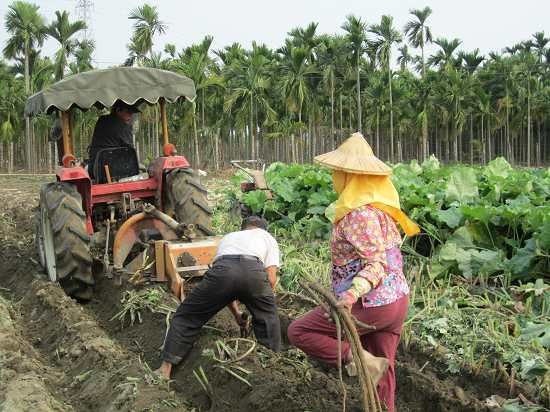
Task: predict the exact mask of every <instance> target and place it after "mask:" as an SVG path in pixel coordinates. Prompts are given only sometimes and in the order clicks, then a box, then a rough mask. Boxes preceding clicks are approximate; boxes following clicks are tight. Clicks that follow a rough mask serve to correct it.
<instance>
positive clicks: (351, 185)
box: [332, 170, 420, 236]
mask: <svg viewBox="0 0 550 412" xmlns="http://www.w3.org/2000/svg"><path fill="white" fill-rule="evenodd" d="M332 181H333V184H334V190H335V191H336V192H337V193H338V194H339V197H338V200H337V201H336V203H335V210H334V212H335V214H334V220H333V223H336V222H338V221H339V220H340V219H342V218H343V217H344V216H346V215H347V214H348V213H349V212H351V211H352V210H354V209H357V208H358V207H360V206H363V205H367V204H370V205H372V206H374V207H376V208H377V209H380V210H382V211H383V212H386V213H387V214H388V215H390V216H391V217H392V218H393V219H394V220H395V221H396V222H397V223H399V225H401V228H402V229H403V231H404V232H405V234H407V235H408V236H414V235H416V234H418V233H420V228H419V227H418V225H417V224H416V223H414V222H413V221H412V220H411V219H409V218H408V216H407V215H406V214H405V213H403V211H402V210H401V206H400V204H399V195H398V193H397V190H395V186H394V185H393V183H392V182H391V180H390V176H375V175H368V174H355V173H346V172H343V171H341V170H333V171H332Z"/></svg>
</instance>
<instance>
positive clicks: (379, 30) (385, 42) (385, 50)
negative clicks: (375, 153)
mask: <svg viewBox="0 0 550 412" xmlns="http://www.w3.org/2000/svg"><path fill="white" fill-rule="evenodd" d="M369 31H370V32H371V33H374V34H375V35H376V36H377V38H376V39H375V40H374V41H373V42H372V45H373V47H374V49H375V50H376V51H377V56H378V59H379V61H380V62H381V63H382V64H383V65H385V66H386V68H387V70H388V85H389V98H390V99H389V100H390V150H391V160H392V161H393V159H394V156H395V151H394V145H393V143H394V140H393V97H392V71H391V48H392V46H393V45H394V43H400V42H401V41H402V37H401V33H399V31H397V30H395V28H394V27H393V17H391V16H388V15H384V16H382V20H381V21H380V24H376V25H373V26H371V28H370V30H369Z"/></svg>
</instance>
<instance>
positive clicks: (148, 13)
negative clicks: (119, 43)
mask: <svg viewBox="0 0 550 412" xmlns="http://www.w3.org/2000/svg"><path fill="white" fill-rule="evenodd" d="M128 19H130V20H135V23H134V33H133V35H132V38H131V40H130V45H128V50H129V51H130V56H132V55H134V56H138V57H139V56H147V54H148V55H149V57H151V54H152V52H153V38H154V37H155V35H156V34H164V33H165V32H166V28H167V25H166V24H165V23H164V22H162V21H161V20H160V19H159V14H158V11H157V8H156V7H155V6H150V5H148V4H144V5H143V6H141V7H138V8H135V9H133V10H132V11H131V12H130V15H129V16H128Z"/></svg>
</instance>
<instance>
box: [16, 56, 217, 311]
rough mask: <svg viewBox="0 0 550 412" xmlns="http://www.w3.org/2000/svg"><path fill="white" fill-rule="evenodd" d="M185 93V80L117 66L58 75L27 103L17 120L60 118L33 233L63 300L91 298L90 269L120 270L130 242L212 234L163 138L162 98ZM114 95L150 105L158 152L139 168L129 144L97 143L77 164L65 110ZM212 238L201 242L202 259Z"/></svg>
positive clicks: (194, 181)
mask: <svg viewBox="0 0 550 412" xmlns="http://www.w3.org/2000/svg"><path fill="white" fill-rule="evenodd" d="M194 98H195V86H194V83H193V81H192V80H190V79H188V78H186V77H184V76H181V75H178V74H176V73H173V72H168V71H164V70H159V69H151V68H130V67H118V68H113V69H106V70H94V71H90V72H85V73H81V74H77V75H74V76H70V77H67V78H66V79H63V80H61V81H59V82H57V83H55V84H53V85H51V86H50V87H48V88H47V89H45V90H43V91H41V92H39V93H37V94H35V95H33V96H31V97H29V99H28V100H27V104H26V107H25V114H26V115H27V116H32V115H37V114H40V113H48V114H51V113H57V114H58V117H59V119H60V122H61V131H62V143H63V144H62V149H61V145H59V147H60V149H61V150H60V152H61V151H62V166H60V167H58V168H57V170H56V176H57V181H56V182H53V183H48V184H45V185H43V186H42V188H41V191H40V206H39V214H38V219H37V229H36V231H37V233H36V239H37V246H38V251H39V257H40V263H41V265H42V266H43V268H44V269H45V271H46V272H47V274H48V276H49V278H50V280H51V281H54V282H55V281H58V282H59V283H60V284H61V286H62V287H63V289H64V290H65V292H66V293H67V294H68V295H69V296H72V297H74V298H76V299H78V300H81V301H86V300H89V299H91V298H92V294H93V286H94V283H95V279H94V273H93V272H101V271H103V270H107V272H109V270H111V271H112V270H113V269H114V270H115V271H117V270H118V271H120V270H122V269H123V268H124V265H126V264H127V262H128V261H129V260H130V259H131V258H132V257H134V256H136V254H137V253H138V252H136V251H135V249H136V247H138V248H139V245H141V246H142V249H143V248H146V247H147V245H149V246H150V245H151V244H152V241H151V239H153V240H154V239H156V240H158V239H161V240H166V239H168V240H175V239H187V240H188V241H191V240H192V239H196V238H198V239H203V240H204V238H205V237H208V236H210V235H212V234H213V233H212V230H211V215H212V212H211V210H210V208H209V207H208V204H207V197H206V194H207V193H206V189H205V188H204V187H203V186H202V185H201V184H200V182H199V180H198V178H197V177H196V175H195V173H194V172H193V170H192V169H191V168H190V165H189V162H188V161H187V159H186V158H185V157H184V156H177V155H176V150H175V146H174V145H173V144H171V143H170V142H169V139H168V126H167V119H166V107H165V104H166V102H170V103H174V102H176V101H177V100H179V99H188V100H192V99H194ZM117 101H121V102H123V103H125V104H127V105H136V106H137V105H145V104H148V105H155V104H158V105H159V106H160V118H161V123H162V139H163V148H162V149H163V156H161V157H159V158H157V159H155V160H153V161H152V162H151V163H150V164H149V166H148V168H147V171H146V172H144V171H143V169H141V170H140V165H139V163H138V158H137V154H136V151H135V150H134V148H133V147H129V146H126V147H111V148H107V149H103V150H101V151H100V152H98V154H97V156H96V158H95V161H94V164H93V165H92V164H90V165H87V167H84V166H83V164H84V163H83V162H81V161H79V160H78V159H76V158H75V156H74V151H73V147H74V146H73V138H72V137H73V136H72V111H73V110H74V109H80V110H88V109H91V108H92V107H95V108H97V109H107V108H110V107H112V106H113V105H114V104H115V102H117ZM60 156H61V153H60ZM91 168H93V173H89V171H92V169H91ZM90 176H93V178H91V177H90ZM152 205H154V206H152ZM174 219H175V220H174ZM190 233H192V235H191V234H190ZM207 239H208V238H207ZM214 243H215V242H210V243H208V242H206V243H205V245H206V249H204V248H203V249H204V250H202V252H201V253H203V255H204V253H205V251H206V252H207V255H208V256H206V255H204V256H206V257H204V256H203V260H204V261H207V260H208V259H209V258H211V255H212V253H213V251H214V250H215V245H214ZM184 246H185V245H184ZM97 249H99V250H101V249H103V250H102V251H103V254H102V259H97V258H94V256H93V255H92V251H95V250H97ZM180 249H182V250H184V249H186V248H185V247H183V248H180ZM110 251H112V253H110ZM191 254H192V253H191ZM100 256H101V255H100ZM111 256H112V261H111ZM157 258H158V257H157ZM93 267H94V268H97V267H99V268H100V270H97V271H96V270H94V271H93V270H92V269H93Z"/></svg>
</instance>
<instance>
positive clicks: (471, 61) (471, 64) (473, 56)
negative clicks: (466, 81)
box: [458, 49, 485, 74]
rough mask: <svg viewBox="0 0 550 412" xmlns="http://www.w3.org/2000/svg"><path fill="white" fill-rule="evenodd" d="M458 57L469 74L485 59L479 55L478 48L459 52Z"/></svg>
mask: <svg viewBox="0 0 550 412" xmlns="http://www.w3.org/2000/svg"><path fill="white" fill-rule="evenodd" d="M458 58H459V59H460V60H461V61H462V63H464V68H465V69H466V71H467V72H468V73H470V74H473V73H474V72H475V71H476V70H477V68H478V67H479V65H480V64H481V63H483V61H484V60H485V57H483V56H480V55H479V49H475V50H474V51H472V52H460V53H458Z"/></svg>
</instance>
